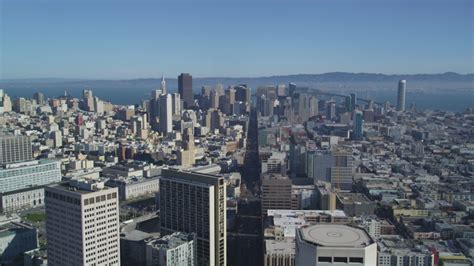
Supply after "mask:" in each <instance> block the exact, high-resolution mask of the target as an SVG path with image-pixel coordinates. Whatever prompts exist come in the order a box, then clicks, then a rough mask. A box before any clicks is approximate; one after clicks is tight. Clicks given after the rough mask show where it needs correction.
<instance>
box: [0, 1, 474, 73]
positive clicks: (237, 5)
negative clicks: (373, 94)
mask: <svg viewBox="0 0 474 266" xmlns="http://www.w3.org/2000/svg"><path fill="white" fill-rule="evenodd" d="M473 3H474V1H471V0H399V1H394V0H385V1H383V0H371V1H369V0H366V1H364V0H363V1H348V0H333V1H329V0H327V1H318V0H314V1H310V0H307V1H299V0H296V1H291V0H287V1H282V0H275V1H270V0H256V1H250V0H248V1H234V0H220V1H217V0H215V1H180V0H178V1H140V0H138V1H137V0H135V1H132V0H130V1H120V0H119V1H112V0H96V1H93V0H83V1H78V0H77V1H76V0H61V1H59V0H55V1H52V0H51V1H45V0H0V9H1V13H0V23H1V24H0V46H1V49H0V52H1V54H0V78H4V79H5V78H43V77H58V78H99V79H102V78H104V79H116V78H124V79H126V78H141V77H158V76H161V74H162V73H163V74H165V75H166V76H170V77H175V76H177V75H178V74H179V73H180V72H190V73H192V74H193V75H194V76H197V77H210V76H213V77H215V76H232V77H236V76H240V77H242V76H252V77H254V76H263V75H279V74H297V73H323V72H331V71H348V72H377V73H400V74H401V73H440V72H446V71H454V72H459V73H472V72H474V70H473V68H474V66H473V64H474V63H473V54H474V48H473V47H474V45H473V35H474V32H473V23H474V22H473V21H474V5H473Z"/></svg>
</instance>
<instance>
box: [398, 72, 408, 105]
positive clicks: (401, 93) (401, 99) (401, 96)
mask: <svg viewBox="0 0 474 266" xmlns="http://www.w3.org/2000/svg"><path fill="white" fill-rule="evenodd" d="M406 90H407V81H406V80H403V79H402V80H400V81H399V82H398V97H397V100H398V101H397V110H398V111H402V112H403V111H405V96H406Z"/></svg>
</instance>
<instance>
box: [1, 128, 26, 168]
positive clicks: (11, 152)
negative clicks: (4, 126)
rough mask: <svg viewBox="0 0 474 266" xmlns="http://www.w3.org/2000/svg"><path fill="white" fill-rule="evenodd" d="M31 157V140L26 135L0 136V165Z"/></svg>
mask: <svg viewBox="0 0 474 266" xmlns="http://www.w3.org/2000/svg"><path fill="white" fill-rule="evenodd" d="M31 159H33V155H32V152H31V140H30V138H29V137H27V136H10V135H7V136H0V165H2V164H11V163H17V162H24V161H29V160H31Z"/></svg>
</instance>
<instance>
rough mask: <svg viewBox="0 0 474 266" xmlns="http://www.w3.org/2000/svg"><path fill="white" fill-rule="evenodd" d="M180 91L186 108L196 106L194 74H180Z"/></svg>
mask: <svg viewBox="0 0 474 266" xmlns="http://www.w3.org/2000/svg"><path fill="white" fill-rule="evenodd" d="M178 93H179V94H180V95H181V98H182V99H183V105H184V108H185V109H188V108H191V107H193V106H194V95H193V76H191V75H190V74H189V73H181V75H179V76H178Z"/></svg>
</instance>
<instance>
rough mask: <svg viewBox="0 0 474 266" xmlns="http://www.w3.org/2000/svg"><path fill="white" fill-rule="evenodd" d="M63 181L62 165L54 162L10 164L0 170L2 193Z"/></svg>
mask: <svg viewBox="0 0 474 266" xmlns="http://www.w3.org/2000/svg"><path fill="white" fill-rule="evenodd" d="M59 181H61V163H60V162H59V161H52V160H39V161H29V162H24V163H18V164H9V165H7V167H6V168H3V169H2V168H0V193H4V192H12V191H15V190H21V189H25V188H31V187H35V186H42V185H47V184H51V183H55V182H59Z"/></svg>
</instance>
